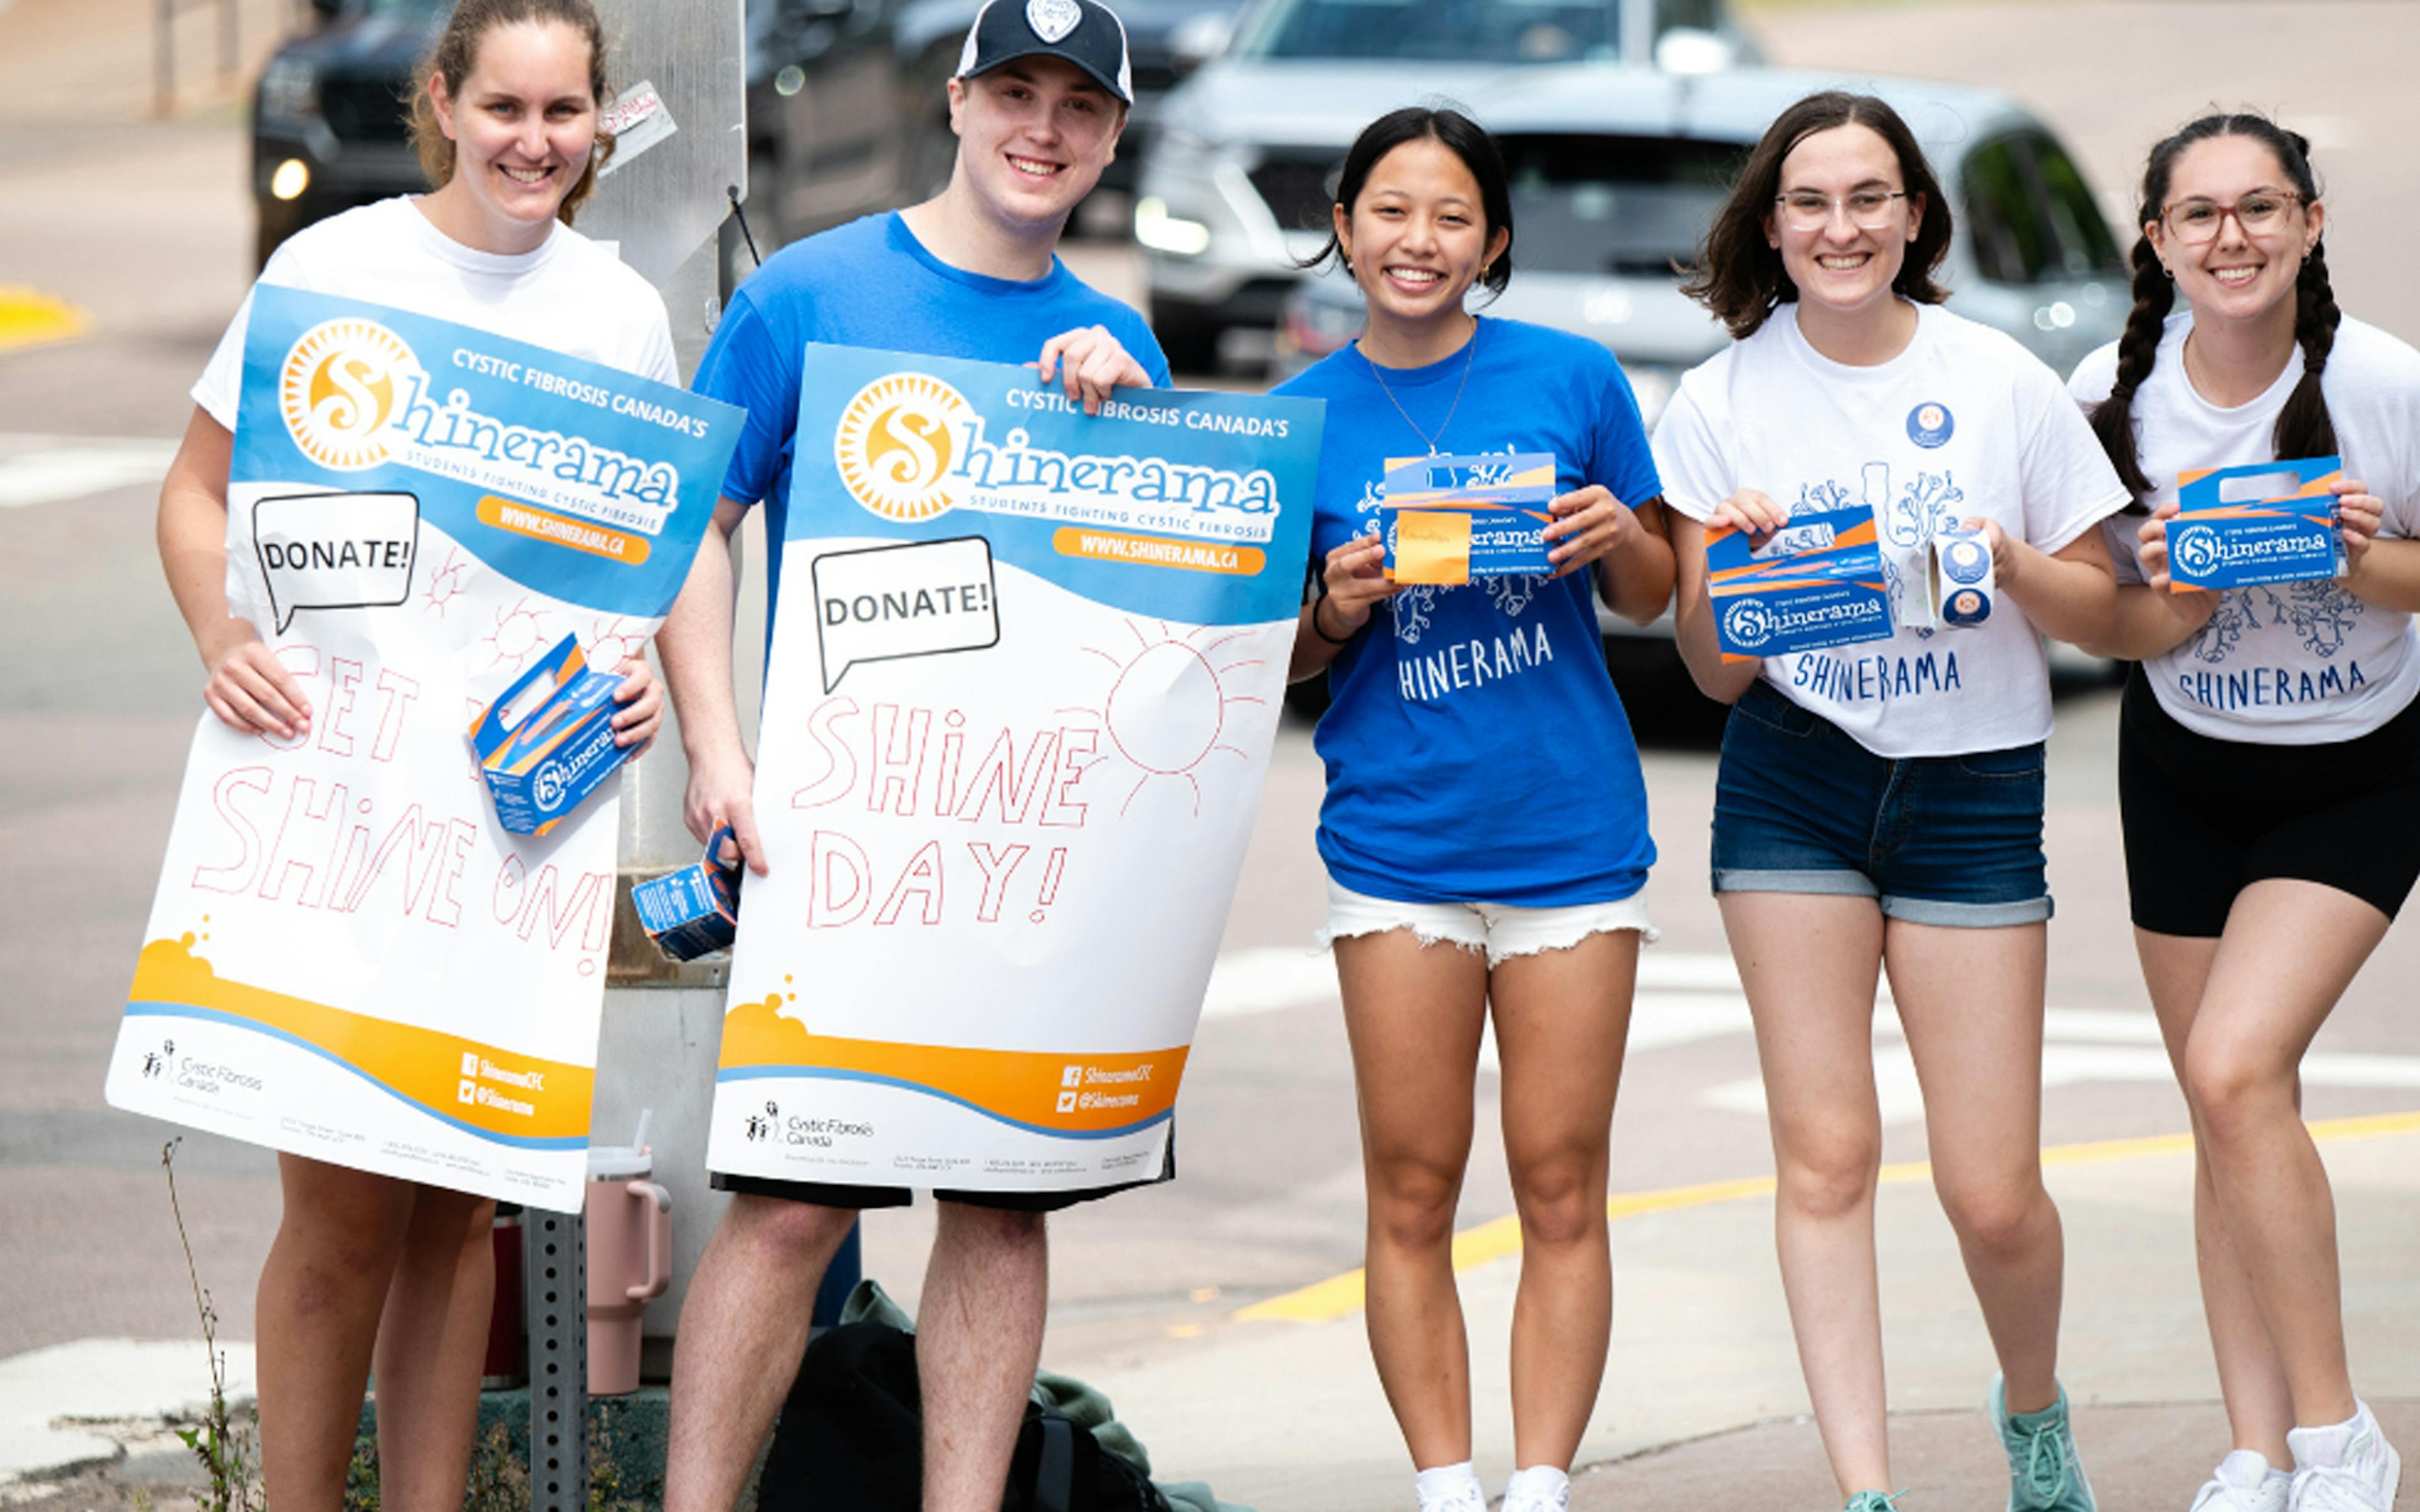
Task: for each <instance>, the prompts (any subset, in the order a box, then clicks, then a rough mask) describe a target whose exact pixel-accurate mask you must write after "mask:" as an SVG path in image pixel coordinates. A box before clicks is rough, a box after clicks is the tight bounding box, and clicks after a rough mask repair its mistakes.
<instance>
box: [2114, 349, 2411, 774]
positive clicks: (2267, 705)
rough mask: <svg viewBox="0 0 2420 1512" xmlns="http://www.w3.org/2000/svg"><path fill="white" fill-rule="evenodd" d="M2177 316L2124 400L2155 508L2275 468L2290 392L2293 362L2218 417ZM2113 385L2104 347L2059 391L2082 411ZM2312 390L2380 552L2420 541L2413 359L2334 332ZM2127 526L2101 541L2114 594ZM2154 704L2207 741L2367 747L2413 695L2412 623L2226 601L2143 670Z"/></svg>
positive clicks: (2277, 603)
mask: <svg viewBox="0 0 2420 1512" xmlns="http://www.w3.org/2000/svg"><path fill="white" fill-rule="evenodd" d="M2192 329H2193V316H2192V315H2191V314H2190V313H2184V314H2179V315H2176V316H2170V317H2169V320H2168V325H2167V330H2166V331H2165V332H2162V334H2161V337H2160V351H2159V356H2158V357H2157V358H2156V359H2155V360H2154V361H2153V363H2152V365H2151V374H2150V377H2149V378H2145V379H2144V380H2143V386H2142V387H2141V388H2139V389H2137V390H2135V391H2134V404H2133V414H2134V444H2135V447H2136V448H2137V451H2136V454H2135V455H2136V456H2137V457H2138V458H2139V459H2140V460H2141V462H2142V464H2143V475H2144V476H2145V477H2147V478H2149V480H2150V482H2151V486H2152V488H2153V490H2154V491H2153V493H2152V494H2151V496H2150V497H2149V499H2148V500H2146V501H2145V502H2146V503H2147V504H2149V506H2150V507H2152V508H2154V509H2156V508H2158V507H2159V506H2160V505H2162V504H2164V503H2170V502H2173V501H2175V499H2176V497H2177V474H2178V473H2179V472H2185V471H2197V470H2199V469H2203V468H2228V467H2240V466H2243V465H2245V464H2249V463H2254V462H2270V461H2275V460H2277V450H2276V444H2275V438H2276V430H2277V412H2278V411H2279V410H2281V409H2284V408H2285V407H2286V400H2287V398H2288V395H2290V394H2291V393H2293V392H2294V385H2295V384H2296V383H2298V382H2300V381H2302V377H2303V355H2302V351H2301V349H2300V348H2299V347H2298V348H2296V349H2295V352H2294V355H2293V356H2292V357H2291V358H2289V359H2288V362H2287V363H2286V366H2285V368H2284V370H2283V371H2281V372H2280V373H2279V374H2278V375H2277V380H2276V381H2275V382H2274V383H2272V384H2270V385H2269V388H2268V390H2267V391H2266V392H2265V393H2262V394H2261V395H2260V396H2259V397H2258V398H2257V399H2254V400H2252V401H2251V402H2250V403H2249V404H2243V405H2238V406H2237V407H2235V408H2234V409H2221V408H2220V407H2218V406H2217V405H2214V404H2212V403H2211V402H2210V401H2209V400H2208V399H2205V398H2203V397H2202V396H2201V395H2200V393H2196V392H2195V389H2194V386H2193V383H2192V382H2191V380H2189V379H2188V378H2186V377H2185V363H2184V346H2185V334H2186V332H2190V331H2191V330H2192ZM2117 380H2118V347H2117V345H2116V344H2115V343H2114V342H2113V343H2112V344H2110V345H2109V346H2106V347H2102V348H2101V349H2100V350H2099V351H2096V352H2094V353H2092V354H2091V355H2090V356H2088V357H2086V358H2085V360H2084V361H2083V362H2081V363H2077V364H2076V368H2075V377H2074V378H2072V379H2071V380H2070V382H2069V384H2068V388H2069V390H2070V392H2071V393H2073V394H2074V395H2075V398H2076V402H2077V403H2079V404H2082V405H2085V406H2086V407H2087V408H2088V407H2089V406H2091V405H2094V404H2097V403H2099V402H2100V401H2101V400H2102V399H2105V398H2107V397H2108V395H2109V389H2110V386H2111V385H2112V384H2114V383H2116V382H2117ZM2319 392H2320V393H2321V394H2322V395H2323V396H2325V398H2326V399H2327V402H2328V418H2329V419H2330V420H2332V421H2334V422H2335V431H2336V451H2337V454H2338V455H2341V456H2342V457H2343V458H2344V468H2345V476H2346V477H2348V478H2351V479H2355V480H2358V481H2359V482H2361V483H2364V484H2366V485H2367V486H2368V489H2369V491H2370V492H2371V493H2373V494H2375V495H2377V496H2378V499H2379V501H2380V502H2381V503H2383V504H2384V505H2385V506H2386V517H2385V519H2384V520H2383V521H2382V522H2381V524H2380V526H2379V535H2380V537H2381V539H2386V538H2397V539H2400V538H2405V537H2410V536H2415V535H2420V352H2415V351H2413V350H2412V348H2411V347H2407V346H2405V345H2404V344H2403V343H2402V342H2399V341H2397V340H2396V339H2395V338H2394V337H2393V336H2390V335H2388V334H2387V333H2386V332H2383V331H2381V330H2379V329H2378V328H2377V327H2376V326H2367V325H2364V324H2362V323H2361V322H2360V321H2358V320H2350V319H2348V320H2346V321H2345V322H2344V323H2343V324H2342V325H2341V326H2339V327H2338V328H2337V330H2336V339H2335V347H2333V348H2332V349H2331V350H2330V351H2329V353H2328V365H2327V367H2326V368H2325V369H2324V370H2323V371H2322V372H2321V374H2320V375H2319ZM2142 524H2143V520H2142V517H2140V516H2134V515H2121V516H2118V517H2117V518H2115V519H2112V520H2111V521H2109V523H2108V525H2107V526H2106V527H2105V528H2104V529H2105V531H2106V533H2107V535H2108V539H2109V555H2110V558H2111V560H2112V561H2113V562H2114V563H2116V565H2117V568H2118V581H2119V582H2121V583H2139V582H2141V581H2143V579H2144V573H2143V569H2142V561H2141V552H2142V533H2141V532H2142ZM2143 671H2144V672H2145V674H2146V675H2148V676H2149V678H2150V682H2151V691H2152V693H2153V694H2154V695H2155V696H2157V697H2158V699H2159V701H2160V707H2162V708H2164V709H2165V710H2167V711H2168V713H2169V715H2170V716H2171V717H2174V718H2175V719H2176V721H2177V722H2178V723H2179V724H2181V725H2183V726H2184V727H2185V728H2186V729H2188V730H2191V731H2194V732H2195V733H2199V734H2204V735H2209V736H2211V737H2212V738H2213V739H2218V740H2242V741H2248V742H2251V743H2253V744H2257V745H2275V746H2284V745H2303V744H2319V743H2321V742H2326V741H2337V740H2350V739H2352V738H2354V737H2355V736H2357V735H2365V734H2367V733H2369V732H2371V731H2373V730H2375V729H2377V728H2378V727H2379V726H2381V725H2382V724H2384V723H2386V721H2387V720H2389V719H2392V718H2394V717H2396V716H2397V715H2398V714H2400V713H2402V712H2403V710H2404V709H2406V708H2408V707H2410V705H2411V703H2412V699H2413V698H2414V697H2415V696H2420V628H2415V627H2414V625H2413V623H2412V616H2411V615H2409V614H2404V613H2400V612H2397V610H2394V609H2381V608H2379V607H2378V606H2377V605H2375V604H2370V603H2365V602H2364V601H2363V600H2361V599H2358V598H2355V597H2354V596H2353V595H2352V594H2350V593H2347V592H2346V591H2345V588H2344V585H2343V584H2341V583H2336V582H2300V583H2273V584H2269V585H2267V586H2265V587H2258V588H2230V589H2228V590H2226V592H2225V593H2224V594H2222V595H2221V596H2220V598H2219V605H2218V609H2217V610H2216V612H2214V613H2213V614H2211V620H2210V623H2209V624H2208V625H2204V626H2203V627H2202V629H2201V631H2200V633H2199V634H2197V635H2195V636H2194V637H2193V638H2192V639H2191V640H2187V641H2185V643H2184V644H2182V645H2180V646H2179V647H2177V648H2176V649H2175V650H2174V651H2171V652H2168V653H2167V654H2165V655H2164V656H2154V657H2152V658H2151V659H2150V660H2149V661H2147V662H2145V663H2144V664H2143Z"/></svg>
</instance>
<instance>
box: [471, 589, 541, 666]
mask: <svg viewBox="0 0 2420 1512" xmlns="http://www.w3.org/2000/svg"><path fill="white" fill-rule="evenodd" d="M482 643H483V644H485V645H486V646H487V648H488V651H489V656H492V657H493V659H492V660H490V661H489V663H488V665H489V668H490V669H493V668H497V667H502V666H504V665H505V664H506V663H510V664H511V665H512V667H513V668H514V670H516V671H519V670H520V666H521V664H522V663H524V662H526V661H528V660H529V659H530V658H531V657H532V656H536V655H537V654H538V653H539V652H541V651H544V650H545V649H546V648H547V647H548V646H550V645H551V644H553V643H554V642H553V639H552V638H551V637H550V636H549V635H548V634H547V631H546V611H545V610H544V609H532V608H531V607H530V601H529V595H528V594H522V595H521V598H520V602H519V603H517V604H515V605H513V607H512V608H510V609H503V608H499V609H497V610H496V628H495V630H494V631H493V632H492V633H490V634H489V635H488V636H487V637H486V638H485V639H484V640H483V642H482Z"/></svg>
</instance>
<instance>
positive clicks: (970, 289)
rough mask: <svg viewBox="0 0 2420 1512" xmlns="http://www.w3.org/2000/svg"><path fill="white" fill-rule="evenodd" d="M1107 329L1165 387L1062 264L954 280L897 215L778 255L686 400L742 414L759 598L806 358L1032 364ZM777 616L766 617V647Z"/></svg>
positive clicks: (1138, 344)
mask: <svg viewBox="0 0 2420 1512" xmlns="http://www.w3.org/2000/svg"><path fill="white" fill-rule="evenodd" d="M1081 326H1107V327H1108V328H1109V333H1110V334H1111V335H1113V336H1115V337H1117V338H1118V342H1119V345H1121V346H1123V347H1125V349H1126V350H1127V351H1128V352H1130V353H1132V354H1133V356H1134V360H1135V361H1136V362H1138V363H1141V364H1142V367H1143V371H1145V372H1147V373H1149V374H1150V375H1151V380H1152V382H1154V383H1155V384H1157V385H1158V386H1160V387H1161V388H1166V387H1167V386H1168V359H1167V358H1165V357H1163V356H1161V355H1160V350H1159V343H1158V342H1156V341H1155V340H1153V339H1152V334H1151V327H1150V326H1148V325H1146V324H1144V323H1143V318H1142V316H1140V315H1138V314H1136V313H1135V311H1134V310H1133V308H1132V307H1131V306H1128V305H1125V304H1122V303H1120V302H1119V301H1116V300H1113V299H1111V298H1109V296H1108V295H1106V294H1103V293H1101V292H1100V291H1099V290H1097V289H1094V288H1093V287H1092V286H1091V285H1087V284H1086V283H1084V281H1083V280H1081V279H1079V278H1078V277H1077V276H1076V275H1075V274H1073V273H1071V272H1069V271H1068V270H1067V267H1066V265H1065V264H1064V263H1062V262H1061V261H1060V260H1059V259H1058V258H1057V257H1055V256H1054V257H1052V258H1051V259H1050V271H1049V272H1047V273H1046V274H1044V275H1043V276H1042V277H1040V278H1037V279H1034V280H1032V281H1031V282H1026V281H1022V280H1018V279H1012V278H990V277H986V276H985V275H984V274H982V273H970V272H968V271H966V270H964V269H961V268H953V267H951V266H950V265H949V264H948V263H945V262H943V261H941V259H939V257H936V256H934V255H932V254H931V253H930V252H928V251H926V250H925V248H924V244H923V242H921V241H919V240H917V239H916V234H915V233H914V232H912V231H910V230H908V229H907V222H906V221H905V220H904V219H902V218H901V217H900V215H899V213H898V212H897V211H896V210H892V211H889V212H886V213H884V214H880V215H869V216H866V217H864V218H863V219H861V220H857V221H852V222H850V223H849V224H846V225H840V226H834V227H832V229H830V230H829V231H826V232H823V233H821V234H819V235H816V236H812V237H809V238H807V239H805V240H803V241H796V242H793V243H791V244H790V245H789V246H786V247H783V249H782V250H781V251H779V252H777V253H775V254H774V255H772V256H770V257H768V258H767V259H766V261H765V266H764V267H762V268H760V269H758V270H756V271H755V273H753V274H752V275H751V276H750V278H749V280H748V282H746V283H745V284H742V285H739V288H738V290H737V292H736V293H734V294H733V295H732V296H731V303H730V305H729V307H728V308H726V309H725V310H724V311H723V312H722V323H721V325H719V326H717V327H716V328H715V332H714V341H713V343H712V345H710V346H708V347H706V356H705V358H704V359H703V360H702V361H701V362H700V363H698V366H697V378H696V379H695V380H694V381H693V382H692V383H691V384H690V387H691V388H693V389H695V390H696V391H697V392H698V393H704V394H708V395H711V396H712V397H714V398H717V399H721V400H724V401H726V402H728V403H731V404H736V405H738V406H739V407H740V408H742V409H746V410H747V411H748V424H747V425H746V426H745V427H744V428H743V429H742V430H741V431H740V433H739V449H738V450H737V452H735V453H733V454H732V457H731V467H730V469H729V471H726V472H725V473H724V474H723V479H722V494H723V497H724V498H726V499H730V500H734V501H737V502H739V503H743V504H753V503H757V502H760V501H761V502H762V503H764V505H765V506H766V516H765V529H766V533H767V539H768V541H769V542H770V543H771V544H770V548H769V551H768V555H769V556H770V557H771V559H772V561H771V565H770V567H769V568H768V574H769V579H768V597H769V598H770V599H771V600H772V601H773V603H778V602H779V598H780V594H781V590H782V541H783V535H784V527H785V522H786V520H787V518H788V515H789V508H790V454H791V451H792V449H793V448H794V447H795V446H796V444H797V440H798V430H799V383H800V380H801V378H802V377H803V368H804V366H805V357H806V351H807V345H808V344H809V343H810V342H818V341H819V342H825V343H828V344H830V345H831V346H835V347H871V348H874V349H876V350H879V351H899V352H923V353H927V354H930V355H932V356H935V357H961V358H966V359H968V360H970V361H973V362H980V363H1031V362H1032V361H1033V360H1034V359H1035V358H1037V357H1039V356H1041V355H1042V344H1043V343H1044V342H1046V341H1047V340H1049V339H1050V338H1051V337H1053V336H1056V335H1059V334H1061V333H1062V332H1068V331H1073V330H1076V329H1077V328H1078V327H1081ZM771 610H772V604H768V607H767V612H766V616H765V624H766V626H767V631H766V633H767V636H768V639H769V637H770V635H771V633H772V632H771V626H772V624H773V615H772V612H771Z"/></svg>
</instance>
